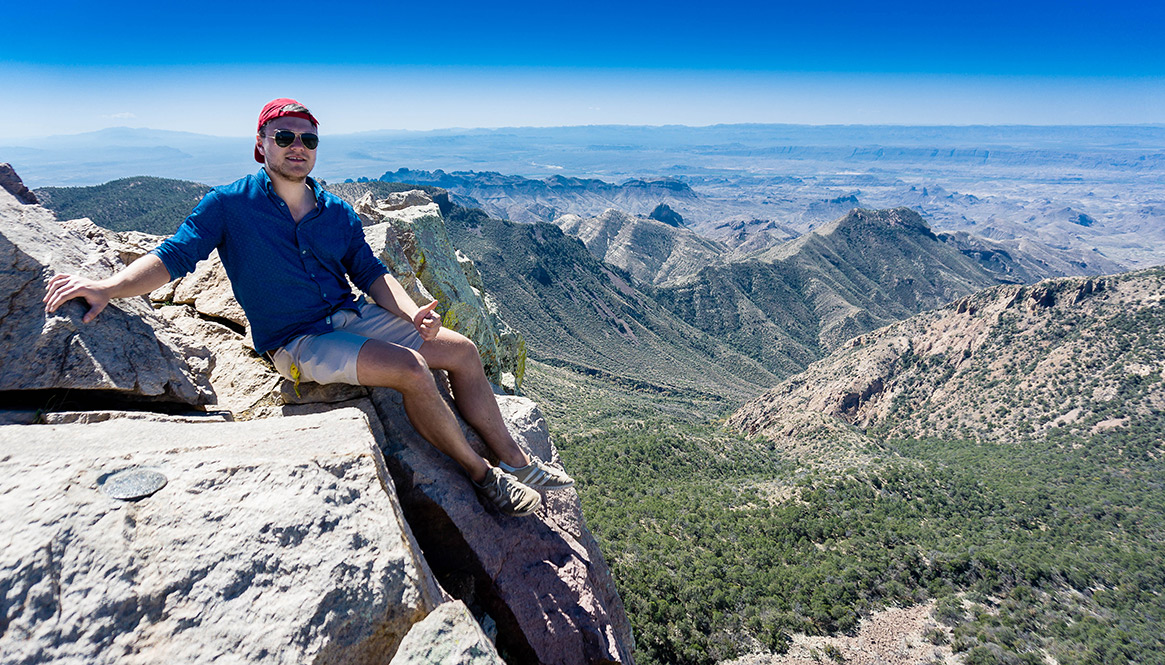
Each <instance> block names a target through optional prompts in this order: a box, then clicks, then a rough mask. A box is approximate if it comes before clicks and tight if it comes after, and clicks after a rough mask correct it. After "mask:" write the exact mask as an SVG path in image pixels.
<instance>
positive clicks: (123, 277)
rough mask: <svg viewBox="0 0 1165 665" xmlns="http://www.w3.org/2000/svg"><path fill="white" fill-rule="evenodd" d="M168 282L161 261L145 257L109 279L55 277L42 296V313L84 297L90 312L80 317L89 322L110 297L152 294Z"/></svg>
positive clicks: (75, 276) (149, 255)
mask: <svg viewBox="0 0 1165 665" xmlns="http://www.w3.org/2000/svg"><path fill="white" fill-rule="evenodd" d="M169 281H170V273H169V272H168V271H167V270H166V266H165V265H164V264H163V263H162V260H161V259H159V258H158V257H157V256H155V255H153V254H146V255H144V256H142V257H141V258H139V259H138V260H136V261H134V262H133V263H131V264H129V265H128V266H127V267H126V268H125V269H123V270H121V271H120V272H118V273H117V274H115V275H113V276H112V277H107V278H105V279H102V280H97V281H94V280H91V279H87V278H85V277H80V276H77V275H57V276H55V277H53V278H52V279H51V280H49V285H48V293H46V294H45V297H44V303H45V307H44V309H45V312H48V313H50V314H51V313H52V312H55V311H57V308H58V307H60V306H61V305H63V304H64V303H65V302H67V301H69V300H72V299H73V298H84V299H85V301H86V302H88V303H89V311H88V312H86V313H85V316H83V317H82V318H81V321H82V323H89V322H90V321H92V320H93V319H94V318H96V317H97V315H98V314H100V313H101V311H102V310H103V309H105V306H106V305H108V304H109V301H110V300H112V299H113V298H130V297H133V296H140V295H145V294H147V293H149V292H150V291H153V290H154V289H156V288H158V287H160V286H162V285H164V284H165V283H166V282H169Z"/></svg>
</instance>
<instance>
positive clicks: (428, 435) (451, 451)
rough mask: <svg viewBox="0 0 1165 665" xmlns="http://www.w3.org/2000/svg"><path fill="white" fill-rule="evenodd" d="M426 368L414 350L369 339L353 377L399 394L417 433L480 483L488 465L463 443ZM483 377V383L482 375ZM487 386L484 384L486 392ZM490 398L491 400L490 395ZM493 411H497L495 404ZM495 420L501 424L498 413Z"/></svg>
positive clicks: (453, 419) (459, 429) (459, 428)
mask: <svg viewBox="0 0 1165 665" xmlns="http://www.w3.org/2000/svg"><path fill="white" fill-rule="evenodd" d="M428 344H429V343H426V344H425V345H426V346H427V345H428ZM429 367H430V366H429V364H428V363H427V362H426V359H425V358H424V357H423V356H422V354H420V353H417V352H416V351H413V350H411V349H407V348H405V347H402V346H397V345H395V344H388V343H386V342H381V341H379V340H375V339H370V340H368V341H367V342H365V343H364V346H363V347H361V348H360V354H359V355H358V356H357V357H356V378H357V380H358V381H360V383H361V385H366V386H383V387H386V388H392V389H393V390H396V391H398V392H400V394H401V396H402V397H403V399H404V407H405V413H407V414H408V417H409V421H410V422H411V423H412V424H413V427H414V428H415V429H416V430H417V432H418V433H419V434H420V435H421V436H422V437H424V438H425V440H426V441H428V442H429V443H431V444H433V446H434V447H436V448H437V449H438V450H440V451H441V452H443V453H445V454H446V455H448V456H449V457H451V458H452V459H453V461H455V462H457V463H458V464H460V465H461V467H462V468H464V469H465V471H466V473H468V474H469V477H470V478H471V479H472V480H473V481H474V482H481V480H482V479H483V478H485V475H486V472H487V471H488V470H489V463H488V462H486V461H485V459H483V458H482V457H481V455H478V454H477V452H476V451H474V450H473V448H471V447H470V445H469V442H468V441H466V440H465V435H464V434H462V432H461V426H460V425H458V424H457V417H456V416H454V415H453V411H452V410H451V409H450V408H449V405H448V404H446V403H445V400H444V399H443V398H442V397H441V393H440V392H439V391H438V390H437V384H436V382H435V381H434V380H433V374H432V372H431V371H430V369H429ZM482 378H483V381H484V374H483V377H482ZM488 387H489V386H488V383H487V384H486V388H487V390H488ZM490 399H491V401H492V399H493V395H492V394H491V395H490ZM459 407H460V403H459ZM494 408H495V410H496V408H497V405H496V403H495V405H494ZM466 420H467V421H468V420H469V419H468V417H467V418H466ZM498 421H499V422H500V421H501V414H500V413H499V414H498ZM470 424H471V425H472V424H473V423H472V422H470ZM502 427H503V428H504V427H505V426H504V425H503V426H502ZM479 431H480V430H479ZM511 442H512V440H511ZM515 447H516V445H515Z"/></svg>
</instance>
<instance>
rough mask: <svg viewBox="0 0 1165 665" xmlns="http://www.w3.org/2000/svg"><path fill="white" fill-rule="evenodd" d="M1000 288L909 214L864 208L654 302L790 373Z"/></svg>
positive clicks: (703, 274)
mask: <svg viewBox="0 0 1165 665" xmlns="http://www.w3.org/2000/svg"><path fill="white" fill-rule="evenodd" d="M998 283H999V277H998V275H997V274H995V273H993V272H991V271H989V270H987V269H985V268H984V267H983V266H981V265H980V264H979V263H978V262H977V261H975V260H974V259H973V258H971V257H968V256H966V255H964V254H963V253H962V252H960V251H959V250H958V248H956V247H954V246H952V245H951V244H949V243H945V242H943V241H942V240H940V239H939V238H938V237H937V236H935V234H934V233H932V232H931V230H930V229H929V227H927V225H926V222H924V221H923V220H922V218H921V217H919V215H918V213H916V212H914V211H912V210H910V209H908V208H896V209H893V210H877V211H868V210H854V211H851V212H850V214H848V215H846V216H845V217H843V218H841V219H839V220H837V221H835V222H833V223H831V224H829V225H827V226H825V227H823V228H822V229H819V230H817V231H814V232H812V233H808V234H806V235H804V236H801V237H800V238H797V239H796V240H793V241H792V242H790V243H788V244H786V245H784V246H782V247H780V248H777V249H774V250H770V251H768V252H765V253H764V254H761V255H759V256H758V257H756V258H755V259H754V260H751V261H746V262H741V263H734V264H729V265H724V266H712V267H708V268H705V269H704V270H702V271H700V273H699V274H698V275H697V276H696V277H694V278H692V279H691V280H690V281H688V282H685V283H683V284H679V285H676V286H671V287H667V288H661V289H658V290H656V291H654V292H653V295H654V296H655V297H656V298H657V299H658V300H659V301H660V302H661V303H663V304H664V305H666V306H667V307H668V308H669V309H671V310H672V311H673V312H675V313H676V314H677V315H678V316H679V317H680V318H682V319H684V320H685V321H688V322H691V323H692V324H693V325H696V326H697V327H700V328H701V329H703V330H704V331H706V332H709V333H713V332H716V331H719V332H720V333H722V334H724V335H725V340H726V341H727V342H728V343H729V344H730V345H731V346H732V347H733V348H735V349H737V350H739V351H740V352H742V353H744V354H746V355H748V356H749V357H751V358H754V359H756V360H757V361H759V362H761V363H762V364H764V365H765V367H767V368H769V369H770V370H771V371H773V372H774V373H777V374H780V375H782V376H787V375H788V374H790V373H793V372H796V371H800V370H801V369H803V368H804V367H805V366H806V365H807V364H808V362H810V361H812V360H814V359H816V358H818V357H821V356H822V355H824V354H825V353H826V352H828V351H829V350H831V349H833V348H835V347H836V346H837V345H838V344H840V343H842V342H844V341H845V340H847V339H849V338H851V337H853V336H854V335H858V334H860V333H862V332H865V331H868V330H872V329H874V328H876V327H878V326H882V325H886V324H888V323H891V322H893V321H897V320H900V319H903V318H906V317H908V316H910V315H912V314H916V313H918V312H921V311H924V310H927V309H930V308H933V307H937V306H939V305H942V304H945V303H947V302H949V301H951V300H953V299H955V298H957V297H960V296H963V295H966V294H968V293H971V292H973V291H976V290H978V289H981V288H985V287H987V286H992V285H995V284H998Z"/></svg>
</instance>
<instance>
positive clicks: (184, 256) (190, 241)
mask: <svg viewBox="0 0 1165 665" xmlns="http://www.w3.org/2000/svg"><path fill="white" fill-rule="evenodd" d="M220 206H221V202H220V201H219V195H218V193H217V192H214V191H211V192H210V193H209V194H207V195H206V196H204V197H202V201H200V202H199V203H198V205H197V206H196V207H195V208H194V212H192V213H190V216H189V217H187V218H186V221H184V222H182V226H180V227H178V231H177V232H176V233H175V234H174V235H172V236H170V238H169V239H167V240H166V241H165V242H163V243H162V244H161V245H158V247H156V248H155V249H154V250H153V251H152V252H150V253H151V254H153V255H154V256H157V257H158V258H159V259H161V260H162V264H163V265H165V266H166V271H167V272H169V273H170V279H172V280H173V279H178V278H179V277H182V276H183V275H186V274H189V273H190V272H191V271H193V270H194V267H195V266H196V265H198V262H199V261H201V260H203V259H205V258H206V257H208V256H210V253H211V252H212V251H214V248H215V247H218V245H219V243H220V242H222V236H223V217H222V215H221V214H219V213H220V212H221V210H220Z"/></svg>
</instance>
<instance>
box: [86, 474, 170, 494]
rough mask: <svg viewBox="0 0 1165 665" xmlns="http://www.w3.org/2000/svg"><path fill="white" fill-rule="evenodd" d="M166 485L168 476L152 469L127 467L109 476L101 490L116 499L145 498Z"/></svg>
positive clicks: (102, 484)
mask: <svg viewBox="0 0 1165 665" xmlns="http://www.w3.org/2000/svg"><path fill="white" fill-rule="evenodd" d="M165 486H166V476H163V475H162V474H161V473H158V472H157V471H151V470H150V469H140V468H133V469H125V470H123V471H118V472H117V473H114V474H112V475H110V476H107V477H106V478H105V480H104V481H103V482H102V483H101V490H102V491H103V492H105V493H106V494H108V495H109V496H111V497H113V498H115V499H121V500H123V501H133V500H135V499H144V498H145V497H147V496H150V495H151V494H153V493H154V492H157V491H158V490H160V489H162V488H163V487H165Z"/></svg>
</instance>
